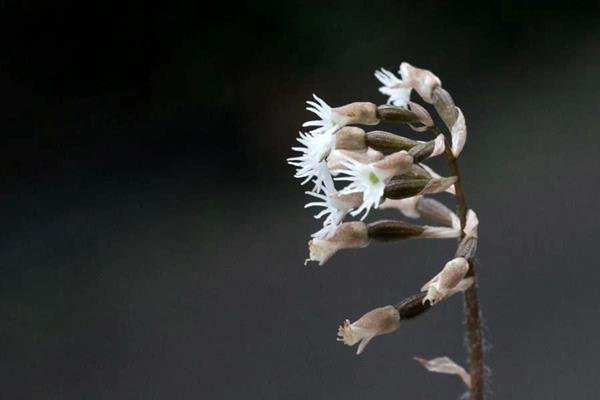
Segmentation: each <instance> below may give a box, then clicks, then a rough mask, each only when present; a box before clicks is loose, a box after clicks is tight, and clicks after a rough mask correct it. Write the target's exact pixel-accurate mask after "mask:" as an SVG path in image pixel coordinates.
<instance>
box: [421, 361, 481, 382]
mask: <svg viewBox="0 0 600 400" xmlns="http://www.w3.org/2000/svg"><path fill="white" fill-rule="evenodd" d="M414 359H415V361H417V362H418V363H419V364H421V365H422V366H423V367H425V369H427V370H428V371H431V372H438V373H441V374H451V375H458V376H459V377H460V379H462V381H463V382H464V383H465V385H467V387H468V388H469V389H470V388H471V376H470V375H469V374H468V373H467V371H465V369H464V368H463V367H461V366H460V365H458V364H457V363H455V362H454V361H452V360H451V359H450V358H448V357H438V358H434V359H432V360H426V359H424V358H420V357H414Z"/></svg>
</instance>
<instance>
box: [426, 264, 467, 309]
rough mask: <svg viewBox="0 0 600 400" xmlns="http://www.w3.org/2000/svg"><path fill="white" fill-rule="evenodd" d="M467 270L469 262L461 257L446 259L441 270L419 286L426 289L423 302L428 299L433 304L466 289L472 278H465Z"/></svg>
mask: <svg viewBox="0 0 600 400" xmlns="http://www.w3.org/2000/svg"><path fill="white" fill-rule="evenodd" d="M468 271H469V262H468V261H467V260H466V259H464V258H463V257H457V258H454V259H452V260H450V261H448V262H447V263H446V265H445V266H444V268H443V269H442V271H441V272H440V273H439V274H437V275H436V276H435V277H433V279H431V280H430V281H429V282H427V283H426V284H425V285H423V287H422V288H421V291H427V296H425V298H424V299H423V302H425V301H429V303H430V304H431V305H434V304H437V303H438V302H440V301H441V300H443V299H445V298H447V297H449V296H452V295H453V294H455V293H457V292H462V291H465V290H467V289H468V288H469V287H470V286H471V285H472V284H473V278H465V276H466V275H467V272H468Z"/></svg>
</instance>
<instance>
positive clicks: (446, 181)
mask: <svg viewBox="0 0 600 400" xmlns="http://www.w3.org/2000/svg"><path fill="white" fill-rule="evenodd" d="M456 179H457V178H456V177H455V176H450V177H447V178H433V179H431V180H430V181H429V182H428V183H427V186H426V187H425V188H423V191H422V192H421V194H432V193H441V192H444V191H447V190H448V189H449V188H450V187H451V186H452V185H454V184H455V183H456Z"/></svg>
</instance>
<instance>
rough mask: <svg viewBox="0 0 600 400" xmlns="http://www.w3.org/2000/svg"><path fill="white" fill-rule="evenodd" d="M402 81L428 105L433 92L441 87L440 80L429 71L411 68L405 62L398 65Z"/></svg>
mask: <svg viewBox="0 0 600 400" xmlns="http://www.w3.org/2000/svg"><path fill="white" fill-rule="evenodd" d="M400 74H401V75H402V79H404V80H405V81H408V83H409V84H410V85H411V86H412V87H413V88H414V89H415V90H416V92H417V93H418V94H419V96H421V97H422V98H423V100H425V101H426V102H428V103H432V102H433V99H432V94H433V90H434V89H435V88H437V87H439V86H441V85H442V81H441V80H440V78H438V77H437V76H435V74H434V73H433V72H431V71H429V70H426V69H422V68H417V67H413V66H412V65H410V64H409V63H407V62H403V63H402V64H401V65H400Z"/></svg>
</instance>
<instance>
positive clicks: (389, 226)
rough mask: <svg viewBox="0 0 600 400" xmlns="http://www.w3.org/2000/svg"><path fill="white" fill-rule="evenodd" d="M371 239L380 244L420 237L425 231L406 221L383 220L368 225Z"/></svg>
mask: <svg viewBox="0 0 600 400" xmlns="http://www.w3.org/2000/svg"><path fill="white" fill-rule="evenodd" d="M368 229H369V238H370V239H374V240H378V241H380V242H389V241H392V240H402V239H410V238H415V237H419V236H421V235H422V234H423V231H424V230H425V229H424V228H423V227H422V226H419V225H413V224H409V223H408V222H404V221H395V220H382V221H377V222H372V223H370V224H369V225H368Z"/></svg>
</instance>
